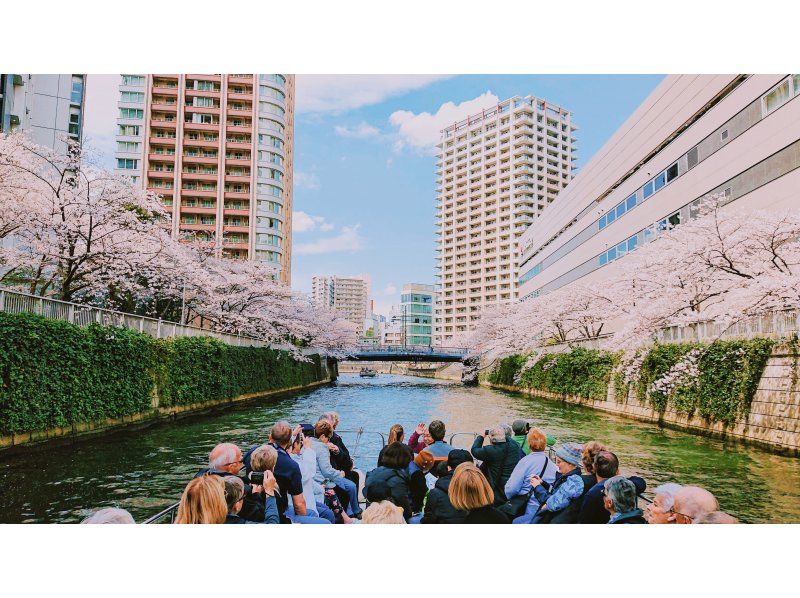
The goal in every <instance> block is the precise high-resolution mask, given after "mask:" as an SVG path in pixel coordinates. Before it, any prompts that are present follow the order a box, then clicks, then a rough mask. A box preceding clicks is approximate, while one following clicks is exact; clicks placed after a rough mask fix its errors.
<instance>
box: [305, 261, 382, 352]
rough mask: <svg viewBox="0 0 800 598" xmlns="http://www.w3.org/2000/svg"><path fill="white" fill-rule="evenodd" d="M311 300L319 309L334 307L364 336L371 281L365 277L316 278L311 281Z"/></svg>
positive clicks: (359, 334)
mask: <svg viewBox="0 0 800 598" xmlns="http://www.w3.org/2000/svg"><path fill="white" fill-rule="evenodd" d="M311 300H312V302H313V303H314V305H316V306H317V307H332V308H333V309H335V310H337V311H339V312H341V313H342V315H343V317H344V318H345V319H347V320H348V321H350V322H352V323H353V324H355V325H356V332H357V334H358V336H359V338H360V337H361V336H363V334H364V331H365V327H364V320H366V319H367V309H368V305H369V280H368V279H367V278H366V277H363V276H315V277H313V278H312V280H311Z"/></svg>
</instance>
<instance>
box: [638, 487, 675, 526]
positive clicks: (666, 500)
mask: <svg viewBox="0 0 800 598" xmlns="http://www.w3.org/2000/svg"><path fill="white" fill-rule="evenodd" d="M681 488H683V486H681V485H680V484H675V483H673V482H669V483H666V484H661V485H660V486H658V487H657V488H656V489H655V490H653V502H651V503H650V504H648V505H647V507H646V508H645V510H644V518H645V519H647V523H649V524H651V525H663V524H670V523H675V517H674V516H673V513H672V507H674V506H675V495H676V494H678V492H680V490H681Z"/></svg>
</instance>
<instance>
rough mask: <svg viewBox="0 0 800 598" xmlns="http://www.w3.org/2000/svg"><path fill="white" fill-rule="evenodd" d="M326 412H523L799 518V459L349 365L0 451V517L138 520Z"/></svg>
mask: <svg viewBox="0 0 800 598" xmlns="http://www.w3.org/2000/svg"><path fill="white" fill-rule="evenodd" d="M329 410H336V411H338V412H339V414H340V418H341V423H340V428H341V429H343V430H345V429H346V430H356V429H358V428H363V429H364V430H368V431H380V432H383V433H384V434H385V433H386V432H387V431H388V429H389V427H390V426H391V425H392V424H394V423H401V424H402V425H403V426H404V427H405V429H406V434H407V435H408V434H409V433H410V432H411V430H413V428H414V426H415V425H416V424H417V423H418V422H426V423H427V422H430V420H431V419H435V418H440V419H442V420H444V421H445V423H446V424H447V430H448V432H447V433H448V438H449V436H450V434H451V433H454V432H473V431H479V430H484V429H485V428H487V427H491V426H492V425H493V424H496V423H499V422H511V421H512V420H514V419H517V418H524V419H527V420H530V421H531V422H532V423H533V424H534V425H536V426H539V427H541V428H542V429H544V430H545V431H546V432H547V433H549V434H550V435H552V436H555V437H556V438H557V439H558V440H559V441H567V440H574V441H578V442H584V441H588V440H593V439H594V440H600V441H602V442H604V443H605V444H606V445H607V446H608V447H609V448H610V449H611V450H612V451H614V452H615V453H616V454H617V455H618V456H619V458H620V462H621V464H622V469H623V473H627V474H634V473H635V474H637V475H641V476H642V477H644V478H645V479H646V480H647V482H648V486H649V487H650V488H651V489H652V488H654V487H655V486H656V485H658V484H660V483H663V482H667V481H677V482H680V483H684V484H691V483H696V484H700V485H702V486H704V487H706V488H708V489H709V490H711V491H712V492H713V493H714V494H715V495H716V496H717V497H718V498H719V499H720V502H721V504H722V508H723V509H724V510H726V511H728V512H730V513H732V514H733V515H735V516H737V517H739V518H740V519H741V520H743V521H746V522H800V459H796V458H792V457H783V456H778V455H773V454H770V453H767V452H765V451H762V450H760V449H756V448H751V447H747V446H744V445H741V444H738V443H733V442H723V441H721V440H716V439H711V438H705V437H701V436H694V435H691V434H685V433H682V432H677V431H672V430H664V429H661V428H659V427H657V426H655V425H650V424H645V423H640V422H636V421H632V420H627V419H623V418H618V417H615V416H612V415H608V414H605V413H600V412H597V411H593V410H591V409H588V408H584V407H580V406H574V405H566V404H562V403H559V402H555V401H549V400H545V399H538V398H534V397H528V396H525V395H517V394H513V393H507V392H501V391H494V390H489V389H485V388H467V387H463V386H461V385H460V384H457V383H451V382H445V381H438V380H429V379H425V378H414V377H405V376H393V375H383V376H379V377H377V378H374V379H367V378H363V379H362V378H359V377H358V376H356V375H352V374H348V375H343V376H341V378H340V379H339V381H338V382H337V383H336V384H334V385H331V386H325V387H322V388H318V389H316V390H312V391H308V392H302V393H297V394H295V395H292V396H289V397H286V398H282V399H280V400H278V401H275V400H271V401H269V402H267V401H265V402H263V403H259V402H253V403H249V404H247V405H242V406H238V407H236V408H231V409H230V410H227V411H224V412H217V413H213V414H207V415H201V416H195V417H191V418H187V419H183V420H178V421H177V422H172V423H165V424H160V425H157V426H154V427H150V428H147V429H144V430H138V431H130V432H119V433H115V434H112V435H107V436H103V437H98V438H94V439H89V440H85V441H82V442H78V443H75V444H71V445H60V446H49V447H43V448H41V449H38V450H34V451H31V452H29V453H26V454H16V455H2V454H0V522H3V523H22V522H25V523H27V522H36V523H54V522H77V521H79V520H80V519H81V518H83V517H84V516H85V515H87V514H88V513H89V512H91V511H92V510H94V509H96V508H100V507H104V506H119V507H122V508H125V509H128V510H129V511H130V512H131V513H132V514H133V516H134V518H136V520H137V521H141V520H142V519H144V518H146V517H147V516H149V515H151V514H154V513H156V512H157V511H159V510H160V509H161V508H163V507H166V506H168V505H169V504H171V503H173V502H175V501H176V500H177V499H178V498H179V497H180V494H181V491H182V489H183V487H184V486H185V484H186V482H187V480H188V479H189V478H191V476H192V475H193V474H194V473H195V472H196V471H197V470H198V469H199V468H200V467H202V466H203V465H204V464H205V462H206V459H207V455H208V451H209V450H210V449H211V448H212V447H213V446H214V445H215V444H217V443H219V442H235V443H237V444H238V445H240V446H241V447H248V446H251V445H253V444H256V443H260V442H262V441H263V440H264V430H266V429H267V428H268V427H269V426H270V425H271V424H272V423H273V422H274V421H276V420H278V419H287V420H289V421H290V422H293V423H301V422H309V423H312V422H315V421H316V419H317V417H318V416H319V414H320V413H322V412H324V411H329ZM343 437H344V440H345V443H346V444H347V445H348V448H349V449H350V451H351V453H353V454H354V456H355V459H356V462H357V465H358V467H359V468H360V469H362V470H364V471H368V470H369V469H371V468H373V467H374V466H375V457H376V455H377V453H378V450H379V449H380V446H381V440H380V437H379V436H378V435H377V434H370V433H366V432H365V433H364V434H362V435H360V436H358V435H356V434H350V433H348V434H343ZM470 443H471V437H470V436H466V435H462V436H458V437H456V438H455V440H454V444H456V445H459V446H465V447H466V446H468V445H469V444H470Z"/></svg>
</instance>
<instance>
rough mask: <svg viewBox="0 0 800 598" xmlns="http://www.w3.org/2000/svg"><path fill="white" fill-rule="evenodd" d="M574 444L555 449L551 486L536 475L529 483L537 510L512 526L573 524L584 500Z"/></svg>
mask: <svg viewBox="0 0 800 598" xmlns="http://www.w3.org/2000/svg"><path fill="white" fill-rule="evenodd" d="M582 449H583V447H582V446H581V445H580V444H577V443H575V442H567V443H566V444H564V445H562V446H560V447H558V448H557V449H556V467H557V468H558V473H556V479H555V481H554V482H553V483H552V484H549V483H547V482H545V481H544V480H542V479H541V478H540V477H539V476H538V475H536V474H534V475H532V476H531V479H530V483H531V486H532V487H533V494H534V496H535V497H536V500H537V502H538V503H539V508H538V509H537V510H536V512H535V513H533V514H532V515H522V516H520V517H517V518H516V519H514V521H513V522H512V523H575V522H577V520H578V510H579V509H580V506H581V499H582V498H583V492H584V486H583V480H582V479H581V468H580V463H581V450H582Z"/></svg>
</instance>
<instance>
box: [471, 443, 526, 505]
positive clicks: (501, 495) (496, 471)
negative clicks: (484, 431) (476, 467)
mask: <svg viewBox="0 0 800 598" xmlns="http://www.w3.org/2000/svg"><path fill="white" fill-rule="evenodd" d="M470 452H471V453H472V456H473V457H475V458H476V459H480V460H481V461H483V465H481V470H482V471H483V473H484V474H486V479H487V480H489V485H490V486H491V487H492V490H493V491H494V504H495V506H498V505H502V504H503V503H504V502H506V494H505V487H506V482H507V481H508V478H510V477H511V472H513V471H514V467H516V465H517V463H519V461H520V459H521V458H522V451H521V450H520V448H519V445H518V444H517V443H516V442H514V441H513V440H510V441H509V440H507V441H506V442H499V443H497V444H490V445H488V446H483V436H478V437H477V438H475V442H473V443H472V449H471V450H470Z"/></svg>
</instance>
